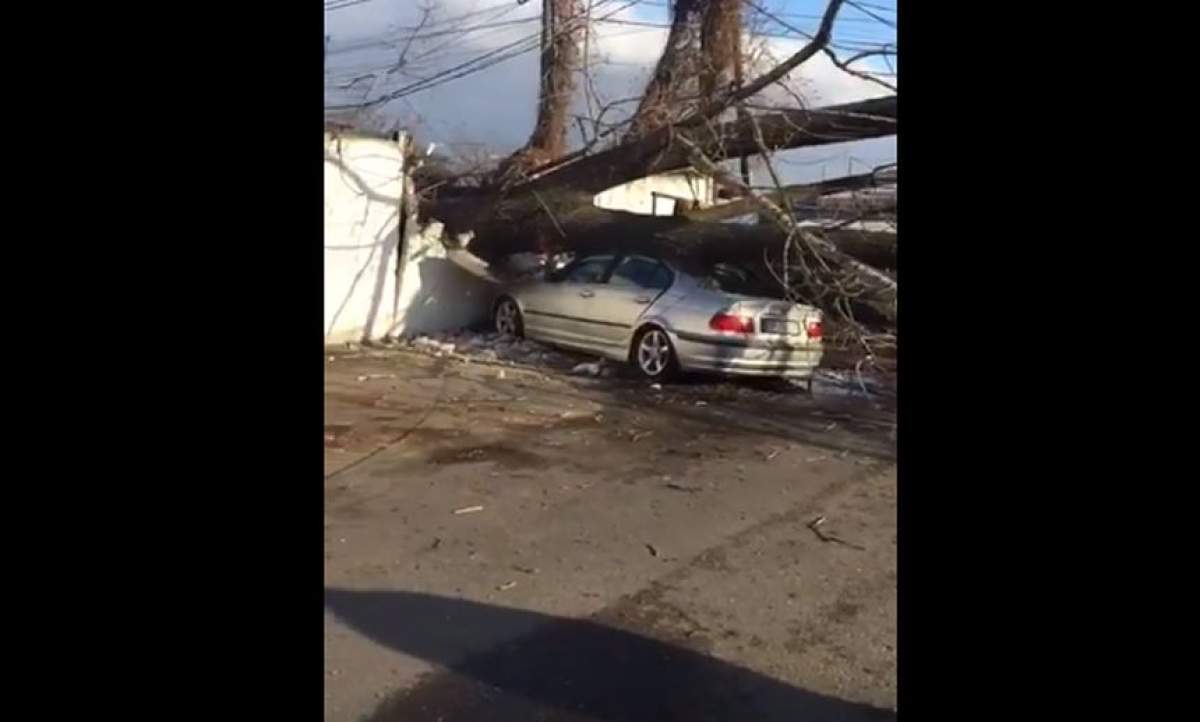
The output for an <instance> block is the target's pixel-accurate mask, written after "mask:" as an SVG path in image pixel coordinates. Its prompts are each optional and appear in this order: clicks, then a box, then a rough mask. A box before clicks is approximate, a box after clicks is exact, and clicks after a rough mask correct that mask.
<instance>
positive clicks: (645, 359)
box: [629, 326, 679, 381]
mask: <svg viewBox="0 0 1200 722" xmlns="http://www.w3.org/2000/svg"><path fill="white" fill-rule="evenodd" d="M629 361H630V363H631V364H632V365H633V368H634V370H635V371H636V372H637V374H638V375H639V376H640V377H642V378H644V379H646V380H648V381H669V380H671V379H673V378H675V377H676V376H677V375H678V374H679V358H678V357H677V356H676V354H675V345H674V344H672V343H671V337H670V336H668V335H667V332H666V331H664V330H662V329H661V328H658V327H657V326H648V327H646V328H644V329H642V330H641V331H638V332H637V335H636V336H634V337H633V347H632V348H631V349H630V351H629Z"/></svg>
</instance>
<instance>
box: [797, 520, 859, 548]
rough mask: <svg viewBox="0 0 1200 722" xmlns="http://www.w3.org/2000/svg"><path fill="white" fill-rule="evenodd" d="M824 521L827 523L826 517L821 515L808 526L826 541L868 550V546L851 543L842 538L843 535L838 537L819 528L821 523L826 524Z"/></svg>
mask: <svg viewBox="0 0 1200 722" xmlns="http://www.w3.org/2000/svg"><path fill="white" fill-rule="evenodd" d="M824 523H825V517H823V516H819V517H817V518H816V519H813V520H812V521H810V522H809V523H808V524H807V525H806V526H807V527H808V528H809V529H812V531H813V533H814V534H816V535H817V538H818V539H820V540H821V541H823V542H825V543H829V542H835V543H837V544H844V545H846V546H848V547H850V548H851V549H857V550H859V551H866V547H860V546H859V545H857V544H851V543H850V542H848V541H846V540H845V539H842V538H841V537H836V536H834V535H832V534H826V533H824V532H822V531H821V530H820V529H818V528H817V527H819V526H820V525H821V524H824Z"/></svg>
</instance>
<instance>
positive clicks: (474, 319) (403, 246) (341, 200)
mask: <svg viewBox="0 0 1200 722" xmlns="http://www.w3.org/2000/svg"><path fill="white" fill-rule="evenodd" d="M407 142H408V139H407V137H406V136H405V134H403V133H402V134H400V135H399V137H398V138H388V137H383V136H372V135H369V134H364V133H358V132H353V131H344V130H327V131H326V133H325V181H324V192H325V203H324V206H325V223H324V289H325V319H324V328H325V343H326V344H335V343H342V342H345V341H364V340H375V339H379V338H383V337H386V336H394V335H401V334H412V333H428V332H433V331H444V330H450V329H454V328H460V327H462V326H468V325H472V324H475V323H479V322H482V321H486V319H487V317H488V315H489V314H490V309H491V302H492V299H493V298H494V297H495V293H496V290H495V288H494V287H493V286H492V285H491V284H488V283H486V282H484V281H482V280H480V279H478V278H476V277H474V276H471V275H470V274H468V273H466V272H465V271H463V270H462V269H461V268H459V267H458V266H456V265H455V264H453V263H451V262H450V261H449V260H448V259H447V258H446V249H445V247H444V246H443V244H442V243H441V225H440V224H433V225H432V226H431V227H430V228H427V229H424V230H423V231H422V230H419V229H418V228H417V219H416V218H415V215H413V214H412V209H415V207H416V204H415V203H412V202H409V203H405V196H406V193H409V194H410V193H411V189H412V182H411V180H410V179H409V178H407V171H408V168H406V165H405V163H406V159H405V152H404V149H405V147H406V144H407ZM406 216H407V217H406ZM402 236H403V237H402Z"/></svg>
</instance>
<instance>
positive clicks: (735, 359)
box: [672, 335, 822, 379]
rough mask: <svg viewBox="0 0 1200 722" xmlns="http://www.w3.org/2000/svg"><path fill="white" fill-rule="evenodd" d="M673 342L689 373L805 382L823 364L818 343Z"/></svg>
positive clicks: (716, 339) (692, 338) (694, 338)
mask: <svg viewBox="0 0 1200 722" xmlns="http://www.w3.org/2000/svg"><path fill="white" fill-rule="evenodd" d="M672 340H673V341H674V342H675V350H676V352H677V353H678V356H679V365H680V367H681V368H683V369H684V370H687V371H709V372H714V373H721V374H731V375H736V376H784V377H787V378H801V379H803V378H809V377H811V376H812V375H813V372H814V371H815V370H816V368H817V366H818V365H819V364H820V363H821V354H822V348H821V345H820V344H819V343H817V344H808V345H805V346H783V345H781V344H772V343H765V342H758V343H746V342H741V341H738V340H735V339H728V338H719V337H714V338H708V337H697V336H687V335H685V336H682V337H678V338H675V339H672Z"/></svg>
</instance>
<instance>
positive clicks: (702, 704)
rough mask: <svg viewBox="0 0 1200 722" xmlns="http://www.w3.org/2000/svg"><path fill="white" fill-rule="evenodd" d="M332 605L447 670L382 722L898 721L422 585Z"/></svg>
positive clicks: (336, 595) (397, 702) (627, 637)
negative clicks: (424, 591)
mask: <svg viewBox="0 0 1200 722" xmlns="http://www.w3.org/2000/svg"><path fill="white" fill-rule="evenodd" d="M325 604H326V607H327V608H328V609H330V610H331V611H332V612H333V613H334V614H335V615H336V616H337V617H338V618H339V619H341V620H342V621H343V622H344V623H346V624H347V625H348V626H350V627H352V628H353V629H355V630H357V631H358V632H359V633H361V634H363V635H365V636H367V637H369V638H370V639H372V640H373V641H375V642H376V643H378V644H382V645H385V646H387V647H389V648H391V649H393V650H397V651H400V652H403V653H405V654H408V655H411V656H414V657H418V658H420V659H423V660H426V661H428V662H431V663H434V664H436V665H439V666H441V667H444V668H446V671H444V672H438V673H435V674H432V675H430V676H429V677H427V678H425V679H424V680H422V681H421V682H420V683H418V684H417V686H416V687H414V688H412V689H410V690H404V691H401V692H398V693H396V694H395V695H394V696H392V697H391V698H389V699H387V700H385V701H384V703H383V704H381V705H380V707H379V708H378V709H377V710H376V712H375V713H374V715H373V716H372V717H371V718H370V719H371V720H372V722H384V721H385V720H387V721H390V720H431V721H432V720H441V722H468V721H472V722H474V721H476V720H495V721H498V722H531V721H533V720H546V721H547V722H548V721H551V720H553V721H554V722H563V721H565V720H580V721H582V720H604V721H605V722H668V721H678V722H684V721H687V722H697V721H700V720H708V721H713V722H715V721H717V720H721V721H723V722H724V721H732V720H780V721H782V720H793V721H802V722H820V721H825V720H829V721H832V720H846V721H851V720H894V719H895V713H894V712H892V711H889V710H881V709H877V708H874V707H870V706H867V705H862V704H856V703H851V702H847V701H844V700H839V699H836V698H833V697H827V696H824V695H820V694H815V693H812V692H807V691H804V690H802V689H798V688H796V687H792V686H790V685H787V684H784V683H782V682H779V681H777V680H773V679H770V678H768V677H764V676H762V675H760V674H757V673H755V672H752V671H750V670H748V669H744V668H741V667H738V666H735V665H732V664H728V663H726V662H722V661H720V660H718V659H715V658H713V657H710V656H707V655H704V654H701V653H699V652H697V651H693V650H691V649H686V648H684V647H681V646H676V645H673V644H668V643H664V642H661V641H658V640H655V639H651V638H648V637H645V636H641V635H639V634H635V633H632V632H629V631H624V630H622V629H618V628H616V627H615V626H607V625H605V624H601V623H597V622H595V621H588V620H575V619H567V618H560V617H553V616H548V615H544V614H539V613H536V612H529V611H524V610H520V609H511V608H505V607H498V606H492V605H488V604H481V603H476V602H470V601H466V600H461V599H451V598H446V597H438V596H433V595H428V594H420V593H415V592H398V591H350V590H344V589H327V590H326V593H325ZM615 621H616V622H617V623H619V620H615Z"/></svg>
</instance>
